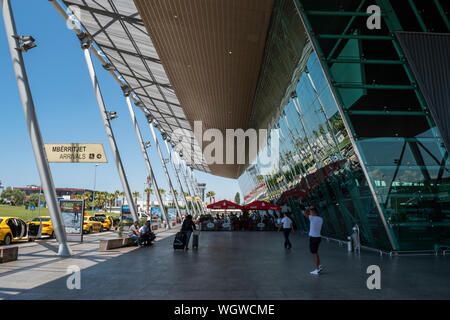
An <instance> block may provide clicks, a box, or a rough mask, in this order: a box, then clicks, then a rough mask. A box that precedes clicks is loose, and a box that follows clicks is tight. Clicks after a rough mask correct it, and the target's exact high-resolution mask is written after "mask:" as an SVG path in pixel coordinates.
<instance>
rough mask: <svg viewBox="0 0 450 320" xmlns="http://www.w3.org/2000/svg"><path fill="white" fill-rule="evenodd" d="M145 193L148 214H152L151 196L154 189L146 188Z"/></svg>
mask: <svg viewBox="0 0 450 320" xmlns="http://www.w3.org/2000/svg"><path fill="white" fill-rule="evenodd" d="M144 192H145V194H146V195H147V212H148V213H150V194H151V193H152V189H151V188H145V190H144Z"/></svg>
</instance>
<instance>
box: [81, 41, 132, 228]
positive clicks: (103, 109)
mask: <svg viewBox="0 0 450 320" xmlns="http://www.w3.org/2000/svg"><path fill="white" fill-rule="evenodd" d="M90 46H91V41H90V39H89V38H88V36H86V35H85V36H84V37H82V38H81V48H82V49H83V52H84V57H85V59H86V64H87V66H88V69H89V75H90V77H91V82H92V86H93V87H94V91H95V96H96V98H97V104H98V108H99V110H100V115H101V116H102V120H103V125H104V126H105V130H106V135H107V136H108V141H109V145H110V147H111V151H112V153H113V156H114V160H115V162H116V166H117V170H118V171H119V177H120V181H121V183H122V187H123V190H124V192H125V196H126V198H127V200H128V203H129V205H130V211H131V215H132V216H133V220H135V221H137V220H138V219H139V218H138V215H137V212H136V207H135V203H134V200H133V196H132V194H131V190H130V186H129V184H128V180H127V176H126V175H125V170H124V168H123V165H122V160H121V158H120V154H119V149H118V148H117V144H116V139H115V138H114V133H113V131H112V128H111V123H110V122H109V120H110V119H109V117H108V113H107V111H106V107H105V103H104V101H103V96H102V92H101V90H100V86H99V83H98V80H97V76H96V74H95V69H94V65H93V64H92V59H91V54H90V52H89V47H90Z"/></svg>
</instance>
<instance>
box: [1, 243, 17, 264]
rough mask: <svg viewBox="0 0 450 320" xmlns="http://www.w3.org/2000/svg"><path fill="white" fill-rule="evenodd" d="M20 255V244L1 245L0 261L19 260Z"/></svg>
mask: <svg viewBox="0 0 450 320" xmlns="http://www.w3.org/2000/svg"><path fill="white" fill-rule="evenodd" d="M18 255H19V247H18V246H6V247H0V263H5V262H10V261H15V260H17V257H18Z"/></svg>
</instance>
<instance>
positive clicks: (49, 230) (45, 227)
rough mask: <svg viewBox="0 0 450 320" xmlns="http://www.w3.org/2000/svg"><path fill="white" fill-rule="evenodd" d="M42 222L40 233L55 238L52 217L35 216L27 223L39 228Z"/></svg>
mask: <svg viewBox="0 0 450 320" xmlns="http://www.w3.org/2000/svg"><path fill="white" fill-rule="evenodd" d="M41 223H42V231H41V234H42V235H48V236H50V238H53V239H55V238H56V237H55V232H54V231H53V224H52V219H51V218H50V217H37V218H34V219H33V220H31V221H29V222H28V225H29V226H30V225H34V226H37V228H39V226H40V224H41Z"/></svg>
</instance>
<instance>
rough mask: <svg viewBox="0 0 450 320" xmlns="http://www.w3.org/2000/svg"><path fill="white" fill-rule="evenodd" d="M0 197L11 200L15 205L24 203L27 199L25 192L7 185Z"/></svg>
mask: <svg viewBox="0 0 450 320" xmlns="http://www.w3.org/2000/svg"><path fill="white" fill-rule="evenodd" d="M0 197H1V198H3V199H6V200H9V201H11V203H12V204H13V205H15V206H20V205H23V202H24V200H25V192H23V191H20V190H18V189H13V188H11V187H7V188H6V189H5V190H3V192H2V194H1V196H0Z"/></svg>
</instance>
